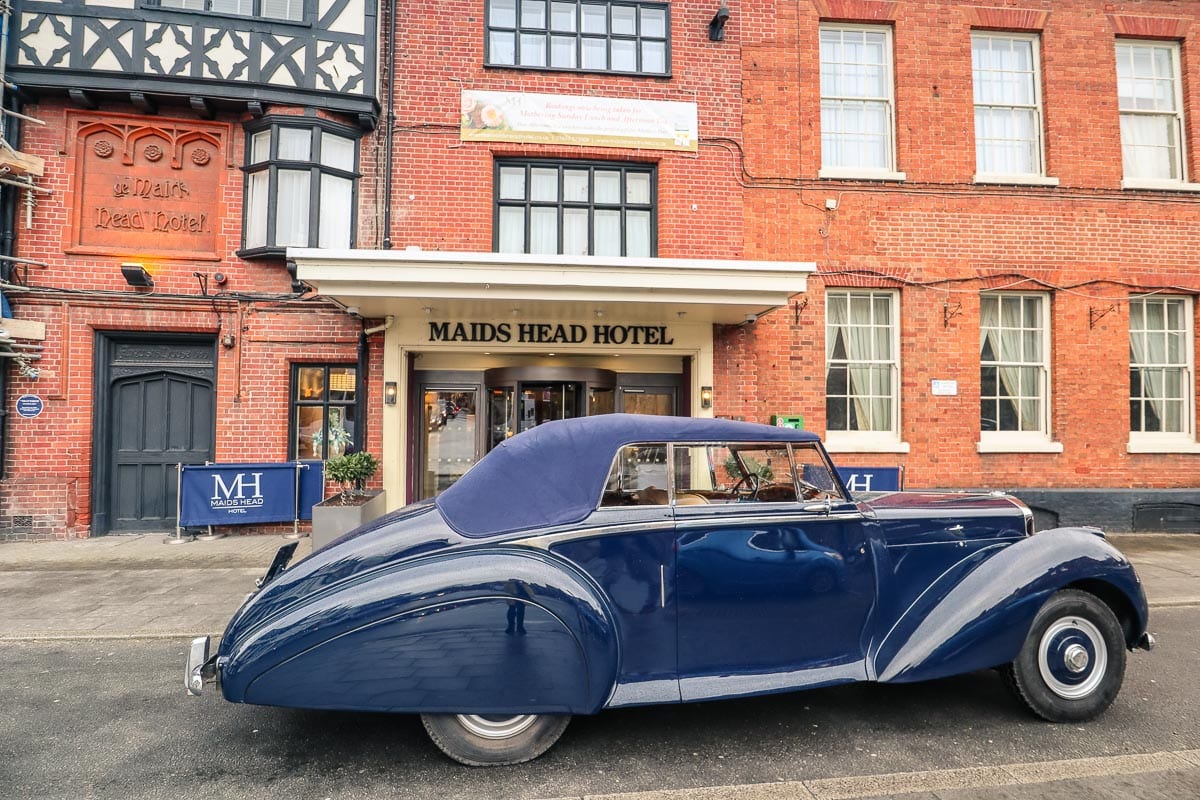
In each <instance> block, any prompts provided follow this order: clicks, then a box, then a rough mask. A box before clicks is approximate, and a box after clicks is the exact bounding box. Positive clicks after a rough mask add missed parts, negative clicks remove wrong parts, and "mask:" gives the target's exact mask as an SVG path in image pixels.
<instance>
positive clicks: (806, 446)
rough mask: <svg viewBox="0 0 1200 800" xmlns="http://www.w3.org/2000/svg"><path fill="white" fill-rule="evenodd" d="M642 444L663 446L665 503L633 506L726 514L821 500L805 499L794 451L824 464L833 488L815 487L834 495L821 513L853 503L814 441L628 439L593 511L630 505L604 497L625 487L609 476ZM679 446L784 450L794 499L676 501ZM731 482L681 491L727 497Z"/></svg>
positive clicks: (614, 457) (611, 466)
mask: <svg viewBox="0 0 1200 800" xmlns="http://www.w3.org/2000/svg"><path fill="white" fill-rule="evenodd" d="M643 447H644V448H650V447H653V448H658V447H663V448H664V455H665V458H666V460H665V463H664V466H665V483H666V486H664V487H663V488H662V489H661V490H659V491H661V492H662V494H661V495H657V496H658V497H660V498H661V499H663V500H664V502H661V503H659V502H649V503H637V504H636V505H637V506H639V507H640V506H645V505H650V506H657V507H669V508H675V509H681V510H684V513H699V514H708V513H712V512H714V511H715V512H716V514H717V515H718V516H719V515H721V514H723V513H727V512H730V511H733V510H735V509H740V510H742V511H748V510H751V509H755V508H762V507H764V506H765V507H776V508H779V507H785V508H793V509H794V508H796V507H798V506H800V505H802V504H808V503H811V502H820V500H819V499H818V500H816V501H814V500H812V499H806V498H805V497H804V491H803V488H802V487H803V486H804V485H805V484H804V482H803V478H802V477H801V476H800V474H799V470H798V469H797V465H798V463H799V459H798V458H797V450H803V451H806V452H811V453H812V454H813V455H814V456H815V457H816V459H817V460H818V461H819V462H820V463H821V466H822V467H824V469H825V471H826V472H827V473H828V478H829V482H830V484H831V487H832V488H831V489H824V488H821V487H818V488H821V491H822V492H824V493H826V494H827V495H836V497H833V496H831V497H830V498H829V500H830V502H831V503H832V504H833V505H832V506H827V507H826V508H824V509H822V511H823V512H824V513H826V514H828V513H829V512H830V511H831V510H832V511H834V512H836V511H838V510H839V509H838V505H839V504H845V503H851V502H853V501H852V499H851V496H850V492H849V491H848V490H847V489H846V487H845V484H844V483H843V481H842V478H841V475H839V473H838V471H837V468H836V467H835V466H834V464H833V461H832V460H831V459H830V458H829V453H828V452H827V451H826V450H825V449H823V448H821V447H820V446H819V444H818V443H817V442H790V441H782V442H770V441H767V442H764V441H753V440H750V441H730V440H707V439H698V440H688V441H677V442H673V441H665V442H664V441H645V442H629V443H626V444H622V445H621V446H620V447H618V448H617V450H616V452H615V453H614V454H613V460H612V463H611V464H610V465H609V468H608V472H607V473H606V475H605V479H604V484H603V485H602V486H601V490H600V496H599V497H598V498H597V499H596V505H595V506H594V508H595V510H597V511H627V510H628V509H629V508H630V507H631V506H629V505H625V504H621V503H607V504H606V503H605V499H606V495H609V494H610V493H612V492H614V491H615V492H616V493H618V494H620V493H621V492H622V491H624V490H625V487H624V486H623V484H622V483H621V481H619V480H618V481H617V482H616V484H615V488H610V487H614V484H613V483H612V481H611V478H612V477H613V475H614V474H617V475H620V467H621V466H622V463H623V462H622V459H621V455H622V453H624V452H625V451H626V450H629V449H636V448H643ZM679 448H683V449H692V448H705V449H706V450H707V451H709V452H708V454H707V455H711V450H712V448H724V449H725V450H727V451H728V452H729V453H730V454H733V453H734V452H735V451H736V452H742V451H755V450H784V451H786V452H787V459H788V471H789V473H790V477H791V485H792V489H793V491H794V492H795V498H794V499H788V500H758V499H755V500H754V501H752V502H750V503H744V502H737V501H735V500H732V499H726V500H725V501H724V502H718V503H712V504H707V503H706V504H703V505H691V504H687V503H683V504H681V503H678V502H677V500H676V494H677V492H679V488H678V485H677V484H678V480H677V478H676V468H677V464H676V462H677V457H676V453H677V451H678V449H679ZM739 460H740V459H739ZM708 466H709V468H710V473H711V474H714V475H715V470H713V469H712V467H713V465H712V462H711V461H709V462H708ZM714 482H715V478H714ZM774 483H776V484H778V483H784V481H778V480H777V481H774ZM734 485H736V484H731V485H730V486H729V487H724V486H722V487H721V488H715V487H714V488H713V489H711V490H703V489H691V490H684V493H685V494H692V493H695V492H702V491H708V492H711V493H720V494H723V495H725V496H726V497H728V493H729V492H730V491H731V489H732V488H733V486H734ZM809 485H812V484H809ZM646 488H650V487H645V488H637V489H634V490H633V492H632V493H637V492H641V491H645V490H646ZM654 488H656V489H657V487H654ZM803 510H809V509H803ZM850 510H851V511H854V509H850Z"/></svg>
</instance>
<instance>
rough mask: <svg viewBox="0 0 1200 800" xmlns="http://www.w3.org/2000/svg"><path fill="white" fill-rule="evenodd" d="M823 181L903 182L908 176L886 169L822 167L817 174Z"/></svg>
mask: <svg viewBox="0 0 1200 800" xmlns="http://www.w3.org/2000/svg"><path fill="white" fill-rule="evenodd" d="M817 177H818V178H820V179H822V180H847V181H903V180H907V179H908V176H907V175H905V174H904V173H903V172H892V171H891V170H886V169H853V168H851V167H822V168H821V170H820V171H819V172H817Z"/></svg>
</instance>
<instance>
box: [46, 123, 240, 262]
mask: <svg viewBox="0 0 1200 800" xmlns="http://www.w3.org/2000/svg"><path fill="white" fill-rule="evenodd" d="M77 124H78V129H77V134H76V136H75V139H74V142H73V145H74V147H73V150H74V152H73V155H74V158H75V170H76V177H77V181H76V186H77V187H78V189H77V191H76V193H75V208H74V211H75V213H74V214H73V216H72V225H71V229H70V233H69V235H70V237H71V240H70V241H69V242H68V243H67V251H68V252H72V253H95V254H102V255H119V256H126V255H129V254H130V253H137V254H143V253H145V254H150V255H157V254H162V255H166V256H170V257H173V258H192V259H205V260H208V259H216V258H218V253H217V231H218V230H219V229H220V226H221V225H220V218H221V216H222V212H221V206H220V205H219V200H220V198H221V196H222V191H221V188H222V185H223V184H224V182H225V180H224V179H225V172H226V167H227V166H228V165H227V164H226V163H225V162H226V149H227V147H226V142H227V141H228V140H229V129H228V126H225V125H221V124H217V123H202V122H199V121H197V122H196V123H192V124H189V125H187V126H174V125H153V126H152V125H147V124H145V122H144V121H142V120H138V121H136V122H135V121H133V120H132V119H131V120H129V121H124V120H122V118H120V117H117V118H112V117H107V118H105V119H104V120H103V121H99V120H95V119H94V118H89V117H87V116H83V115H80V116H79V117H78V122H77ZM147 234H151V236H147Z"/></svg>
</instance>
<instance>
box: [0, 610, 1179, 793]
mask: <svg viewBox="0 0 1200 800" xmlns="http://www.w3.org/2000/svg"><path fill="white" fill-rule="evenodd" d="M1152 629H1153V630H1154V632H1155V634H1156V636H1158V640H1159V647H1158V648H1157V649H1156V650H1155V651H1154V652H1153V653H1150V654H1146V653H1141V652H1138V653H1135V654H1133V655H1131V657H1130V660H1129V669H1128V672H1127V674H1126V681H1125V687H1124V689H1123V690H1122V693H1121V695H1120V697H1119V698H1118V699H1117V702H1116V704H1115V705H1114V706H1113V707H1112V708H1111V709H1110V710H1109V712H1108V713H1107V714H1106V715H1105V716H1104V717H1102V718H1101V719H1100V720H1097V721H1095V722H1092V723H1089V724H1086V725H1081V726H1071V725H1067V726H1063V725H1050V724H1047V723H1043V722H1039V721H1037V720H1035V719H1034V718H1032V717H1031V716H1029V715H1028V714H1027V713H1026V712H1025V711H1024V710H1023V709H1022V708H1021V707H1020V706H1018V705H1017V703H1016V702H1015V701H1014V700H1013V699H1012V698H1011V697H1010V696H1009V695H1008V694H1007V692H1006V690H1005V689H1004V687H1003V686H1002V685H1001V682H1000V679H999V677H998V676H997V675H996V674H995V673H993V672H990V671H988V672H979V673H974V674H971V675H967V676H962V677H957V678H952V679H947V680H941V681H935V682H930V683H925V684H919V685H910V686H879V685H859V686H843V687H836V688H832V689H822V690H815V691H811V692H805V693H798V694H791V695H777V696H773V697H763V698H755V699H750V700H739V701H726V702H719V703H704V704H694V705H687V706H670V707H654V708H640V709H628V710H623V711H613V712H607V713H604V714H600V715H598V716H596V717H590V718H577V719H575V720H574V721H572V723H571V726H570V727H569V728H568V729H567V732H566V734H565V735H564V736H563V739H562V740H561V741H560V742H559V743H558V745H556V746H555V747H554V748H553V749H552V750H551V751H550V752H549V753H548V754H547V755H545V756H543V757H542V758H540V759H538V760H537V761H534V762H532V763H530V764H525V765H521V766H517V767H506V768H494V769H482V770H481V769H468V768H464V767H460V766H458V765H456V764H453V763H452V762H450V761H448V760H446V759H445V758H444V757H442V756H441V755H440V753H438V752H437V751H436V750H434V748H433V746H432V745H431V744H429V742H428V741H427V740H426V738H425V735H424V732H423V730H422V729H421V726H420V722H419V721H418V719H417V718H416V717H412V716H389V715H368V714H350V713H329V712H311V711H295V710H288V709H274V708H259V707H251V706H237V705H231V704H229V703H226V702H225V701H224V700H222V699H221V698H220V697H219V695H214V694H211V693H209V694H205V695H204V696H203V697H201V698H189V697H187V696H186V695H185V693H184V691H183V686H182V664H183V660H184V645H185V641H184V640H178V641H177V640H172V639H167V640H129V641H61V642H60V641H43V642H8V643H0V797H3V798H6V800H7V799H10V798H11V800H23V799H24V798H30V799H31V800H32V799H33V798H37V799H38V800H42V799H43V798H47V799H49V798H92V797H95V798H121V800H136V799H138V798H180V797H189V796H199V797H204V798H288V799H289V800H291V799H292V798H298V799H305V798H385V797H403V798H412V800H457V798H472V800H479V799H480V798H491V797H495V798H522V799H524V798H556V797H579V796H581V795H585V794H602V793H616V792H630V791H641V790H654V789H668V788H687V787H703V786H729V785H736V784H761V783H769V782H775V781H800V780H805V781H807V780H813V779H818V778H828V777H838V776H855V775H868V774H879V773H891V772H907V771H915V770H935V769H946V768H962V767H977V766H981V765H982V766H987V765H1001V764H1014V763H1024V762H1032V761H1047V760H1053V759H1072V758H1083V757H1091V756H1112V755H1118V754H1132V753H1151V752H1157V751H1178V750H1186V749H1195V748H1200V692H1198V691H1197V690H1196V688H1195V670H1194V666H1193V665H1194V664H1196V663H1197V662H1200V637H1198V636H1197V635H1196V631H1197V630H1200V608H1197V607H1184V608H1167V609H1160V610H1157V611H1156V612H1155V613H1154V615H1153V620H1152Z"/></svg>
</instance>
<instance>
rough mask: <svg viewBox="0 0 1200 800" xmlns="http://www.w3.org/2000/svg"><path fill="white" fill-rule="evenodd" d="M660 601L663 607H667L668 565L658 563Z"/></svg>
mask: <svg viewBox="0 0 1200 800" xmlns="http://www.w3.org/2000/svg"><path fill="white" fill-rule="evenodd" d="M658 602H659V606H660V607H661V608H666V607H667V565H666V564H659V565H658Z"/></svg>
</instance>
